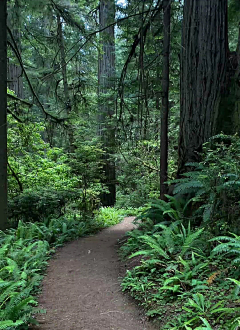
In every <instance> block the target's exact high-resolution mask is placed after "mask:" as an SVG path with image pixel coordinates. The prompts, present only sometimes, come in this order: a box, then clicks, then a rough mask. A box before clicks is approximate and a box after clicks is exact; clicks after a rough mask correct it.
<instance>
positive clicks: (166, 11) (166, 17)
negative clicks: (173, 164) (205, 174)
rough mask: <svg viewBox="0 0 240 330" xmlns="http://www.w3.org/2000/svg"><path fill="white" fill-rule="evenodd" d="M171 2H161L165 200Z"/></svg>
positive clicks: (162, 180) (162, 183)
mask: <svg viewBox="0 0 240 330" xmlns="http://www.w3.org/2000/svg"><path fill="white" fill-rule="evenodd" d="M170 24H171V0H163V35H164V37H163V72H162V110H161V154H160V197H161V199H165V194H166V193H167V185H166V184H165V182H166V181H167V178H168V116H169V65H170V64H169V57H170V34H171V30H170Z"/></svg>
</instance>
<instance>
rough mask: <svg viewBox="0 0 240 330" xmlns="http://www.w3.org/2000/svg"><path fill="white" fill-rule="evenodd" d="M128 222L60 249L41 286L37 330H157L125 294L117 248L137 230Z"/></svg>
mask: <svg viewBox="0 0 240 330" xmlns="http://www.w3.org/2000/svg"><path fill="white" fill-rule="evenodd" d="M132 221H133V218H132V217H128V218H125V220H124V221H123V222H122V223H120V224H118V225H116V226H113V227H110V228H108V229H105V230H103V231H102V232H100V233H99V234H97V235H95V236H90V237H86V238H81V239H79V240H77V241H74V242H71V243H70V244H67V245H66V246H64V247H63V248H62V249H60V250H59V251H58V252H57V253H56V255H55V258H54V259H52V260H51V261H50V265H49V267H48V271H47V275H46V277H45V279H44V281H43V292H42V294H41V296H40V299H39V302H40V307H42V308H45V309H46V310H47V313H46V314H43V315H40V316H39V317H38V319H39V322H40V326H38V327H37V329H39V330H53V329H54V330H75V329H77V330H80V329H81V330H154V329H156V328H155V327H154V326H153V325H152V324H150V323H148V322H146V320H145V319H144V317H143V316H142V314H141V312H140V311H139V309H138V308H137V306H136V305H135V303H133V302H132V301H130V299H129V298H128V297H127V296H126V295H124V294H123V293H122V292H121V288H120V281H119V272H120V262H119V258H118V255H117V249H116V243H117V240H118V239H120V238H121V237H122V236H123V235H124V233H125V232H126V231H128V230H131V229H132V228H133V224H132Z"/></svg>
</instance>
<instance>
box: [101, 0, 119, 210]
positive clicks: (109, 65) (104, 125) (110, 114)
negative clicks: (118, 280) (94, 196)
mask: <svg viewBox="0 0 240 330" xmlns="http://www.w3.org/2000/svg"><path fill="white" fill-rule="evenodd" d="M114 18H115V6H114V0H101V1H100V6H99V25H100V29H102V28H105V27H107V26H108V25H109V24H110V23H112V22H113V21H114ZM114 37H115V36H114V26H110V27H108V28H106V29H105V30H103V31H102V32H101V33H100V45H101V51H100V53H99V61H98V83H99V116H98V120H99V135H100V138H101V141H102V144H103V148H104V151H105V155H104V157H103V171H104V176H105V178H104V180H103V183H104V184H105V185H106V186H107V188H108V190H109V193H104V194H102V196H101V202H102V204H103V205H104V206H112V205H114V203H115V200H116V185H115V181H116V171H115V162H114V159H113V155H114V154H115V125H114V121H113V118H114V114H115V102H114V80H115V38H114Z"/></svg>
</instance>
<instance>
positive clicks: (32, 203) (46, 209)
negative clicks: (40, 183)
mask: <svg viewBox="0 0 240 330" xmlns="http://www.w3.org/2000/svg"><path fill="white" fill-rule="evenodd" d="M77 198H78V192H77V191H76V190H75V191H66V190H64V191H60V190H53V189H51V190H50V189H44V188H42V189H37V190H35V191H33V190H32V189H26V190H24V191H23V192H22V193H21V194H19V195H18V196H16V197H14V198H12V199H10V200H9V203H8V211H9V216H8V217H9V219H12V220H14V221H18V220H23V221H31V222H39V221H47V220H48V219H49V218H50V217H53V216H54V217H60V216H61V215H63V214H64V212H65V209H66V206H67V204H68V203H69V202H70V201H73V200H76V199H77Z"/></svg>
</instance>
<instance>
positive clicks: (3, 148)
mask: <svg viewBox="0 0 240 330" xmlns="http://www.w3.org/2000/svg"><path fill="white" fill-rule="evenodd" d="M0 82H1V83H0V229H1V230H3V229H5V228H7V1H6V0H0Z"/></svg>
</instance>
